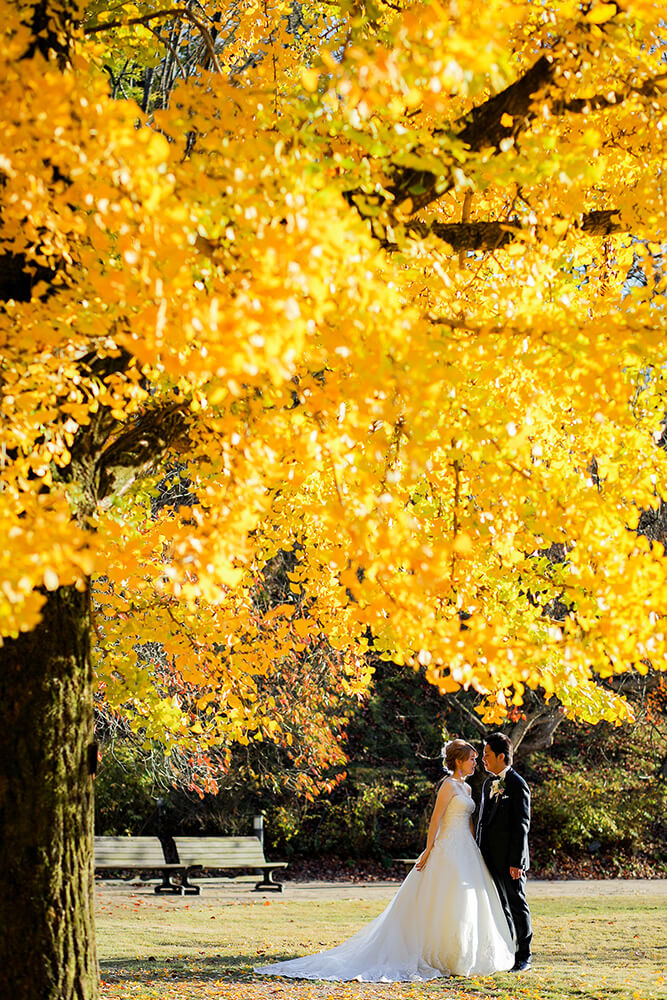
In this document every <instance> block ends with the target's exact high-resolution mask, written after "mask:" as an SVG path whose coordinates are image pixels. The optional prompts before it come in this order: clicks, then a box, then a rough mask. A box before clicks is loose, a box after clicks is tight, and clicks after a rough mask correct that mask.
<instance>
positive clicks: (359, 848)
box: [96, 663, 667, 878]
mask: <svg viewBox="0 0 667 1000" xmlns="http://www.w3.org/2000/svg"><path fill="white" fill-rule="evenodd" d="M639 680H640V679H639V678H636V679H635V691H634V693H633V692H632V691H630V696H631V697H633V699H634V702H635V706H636V711H637V715H638V721H637V722H636V724H634V725H633V726H623V727H614V726H611V725H608V724H605V723H601V724H598V725H597V726H582V725H577V724H575V723H573V722H570V721H568V720H565V721H563V722H562V724H561V725H560V726H559V727H558V729H557V731H556V732H555V733H554V734H553V737H552V738H553V743H552V745H551V746H549V747H545V748H544V749H541V750H532V751H531V752H523V753H522V745H520V746H519V751H518V754H517V759H516V761H515V764H516V767H517V770H519V772H520V773H522V774H523V775H524V776H525V777H526V779H527V780H528V781H529V783H530V785H531V788H532V799H533V821H532V831H531V849H532V857H533V875H534V876H536V877H547V878H548V877H563V876H579V877H581V876H587V875H588V876H591V875H600V876H609V875H643V876H663V877H664V875H665V874H666V873H667V853H666V852H665V834H666V833H667V830H666V829H665V818H664V817H665V800H666V792H667V782H666V781H665V776H664V773H663V772H664V763H663V762H664V758H665V747H666V740H665V718H666V715H667V683H665V679H664V678H663V679H660V678H657V677H653V678H651V677H649V678H648V680H646V679H643V680H642V682H641V683H637V682H638V681H639ZM465 697H466V698H467V701H468V703H467V704H466V703H465V702H463V703H462V702H461V701H460V698H458V697H456V698H455V697H452V696H449V697H443V696H441V695H440V694H439V693H438V692H437V691H436V690H435V689H434V688H433V687H431V686H430V685H428V684H427V683H426V681H424V680H423V678H421V677H420V676H419V675H416V674H415V673H414V671H413V670H412V669H411V668H408V667H405V668H397V667H396V666H395V665H393V664H382V663H378V664H377V667H376V677H375V684H374V690H373V693H372V694H371V696H370V697H369V698H368V699H367V701H366V702H364V703H363V704H361V705H359V706H358V708H357V709H356V710H355V712H354V713H353V715H352V717H351V719H350V722H349V724H348V727H347V740H346V743H345V747H344V748H345V751H346V753H347V755H348V758H349V762H350V763H349V765H348V767H347V771H346V772H345V773H344V775H343V774H342V773H341V774H335V773H332V774H331V775H329V778H338V781H337V783H336V784H335V786H334V787H333V789H331V790H329V791H327V792H323V793H322V794H320V796H318V797H316V798H315V799H314V800H313V801H307V800H306V799H305V798H303V797H302V796H301V797H300V796H299V795H298V794H297V793H295V792H294V791H290V790H289V789H288V788H285V787H284V786H283V787H282V788H280V787H276V785H275V783H274V784H272V783H271V782H269V781H268V780H267V779H266V776H264V777H262V775H261V768H257V767H253V761H252V759H251V758H252V752H253V750H252V748H243V755H242V756H240V755H238V756H236V757H235V758H234V759H233V763H232V767H231V769H230V770H229V771H228V772H227V773H226V774H225V775H221V776H220V786H221V790H220V792H219V793H218V795H216V796H204V797H203V798H200V797H198V796H196V795H193V794H192V793H191V792H188V791H187V789H186V788H185V787H179V782H178V779H177V778H176V783H175V784H174V773H173V771H166V770H164V768H163V767H162V766H161V760H160V755H159V754H156V753H155V751H152V752H151V753H150V754H147V753H146V751H145V750H140V749H138V748H137V747H135V746H133V744H132V743H131V742H130V741H126V740H125V741H124V740H116V741H115V742H114V743H113V744H109V745H108V746H107V747H106V748H105V751H104V753H103V757H102V764H101V768H100V771H99V774H98V778H97V810H96V826H97V832H98V833H101V834H112V833H116V834H123V833H133V834H142V833H144V834H146V833H162V834H172V835H173V834H177V833H183V834H185V833H190V834H199V835H215V834H218V835H220V834H229V835H231V834H251V833H252V832H253V827H252V817H253V816H254V815H257V814H258V813H262V814H263V815H264V817H265V848H266V852H267V856H269V857H271V858H279V859H286V860H288V861H289V862H290V869H289V871H288V875H291V876H292V877H295V876H296V877H298V876H299V874H303V873H306V874H311V875H312V874H318V873H321V871H322V870H325V871H326V872H329V873H336V874H340V873H341V872H342V871H344V870H349V871H361V870H364V868H365V869H366V870H371V869H372V870H373V871H380V872H381V871H383V870H384V871H393V872H394V874H396V873H397V871H396V868H395V867H394V868H393V869H392V868H391V865H392V859H395V858H400V857H410V856H415V855H416V854H417V853H418V852H419V851H420V850H421V849H422V847H423V844H424V840H425V834H426V827H427V824H428V817H429V815H430V810H431V808H432V804H433V800H434V796H435V791H436V787H437V783H438V781H439V780H440V778H441V777H442V761H441V756H440V749H441V745H442V740H443V730H445V732H446V735H447V736H450V737H452V736H462V737H463V738H466V739H470V740H471V741H472V742H473V743H475V745H476V746H478V748H479V749H481V743H480V739H479V737H480V733H479V731H478V730H476V729H475V726H474V723H473V722H472V721H471V720H472V719H473V718H474V712H473V711H472V709H473V707H474V697H473V696H472V695H467V696H465ZM462 709H463V711H462ZM530 746H531V744H530V743H529V741H526V743H525V746H524V750H525V749H526V748H529V747H530ZM256 753H257V754H258V755H260V754H261V755H263V756H264V758H265V756H266V748H262V747H260V746H258V747H257V750H256ZM482 777H483V775H482V770H481V767H480V768H478V773H477V774H476V776H475V780H474V781H473V791H474V793H475V794H476V795H478V794H479V787H480V784H481V779H482Z"/></svg>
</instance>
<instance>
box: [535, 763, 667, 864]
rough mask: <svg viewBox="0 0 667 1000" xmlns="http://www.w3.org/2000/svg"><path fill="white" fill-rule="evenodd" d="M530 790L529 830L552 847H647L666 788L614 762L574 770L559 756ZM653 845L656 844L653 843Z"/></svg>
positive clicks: (566, 848) (626, 848)
mask: <svg viewBox="0 0 667 1000" xmlns="http://www.w3.org/2000/svg"><path fill="white" fill-rule="evenodd" d="M549 774H550V777H549V778H548V779H547V780H546V781H545V782H544V783H543V784H541V785H538V786H537V787H535V789H534V792H533V810H534V821H533V826H534V832H535V834H536V836H537V837H539V838H541V839H544V840H545V841H548V842H549V843H550V845H551V849H552V850H554V851H571V850H573V849H574V850H578V851H584V850H592V851H594V852H596V851H598V850H602V851H605V852H612V853H613V852H616V851H619V850H620V851H627V850H629V849H632V848H633V847H635V846H644V847H645V848H650V847H651V844H650V843H647V838H648V837H651V839H653V837H656V835H657V830H654V829H653V828H654V826H655V824H656V821H657V820H658V818H659V817H660V816H661V815H664V811H665V805H666V804H667V803H666V801H665V789H664V788H663V787H661V786H660V785H659V784H658V783H657V782H652V781H649V780H644V781H641V780H638V779H637V776H636V775H635V774H633V773H628V772H627V771H626V770H624V769H622V768H618V767H603V768H600V769H598V770H596V771H592V772H585V771H582V770H577V771H573V770H570V769H569V768H568V767H567V766H566V765H564V764H562V763H559V762H552V763H551V765H550V767H549ZM656 846H657V845H656Z"/></svg>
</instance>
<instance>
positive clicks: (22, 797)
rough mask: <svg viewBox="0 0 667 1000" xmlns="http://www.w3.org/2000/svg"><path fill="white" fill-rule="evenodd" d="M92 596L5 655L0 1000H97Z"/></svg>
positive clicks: (57, 608)
mask: <svg viewBox="0 0 667 1000" xmlns="http://www.w3.org/2000/svg"><path fill="white" fill-rule="evenodd" d="M89 605H90V594H89V592H88V589H86V590H85V592H80V591H77V590H76V589H75V588H74V587H60V588H59V589H58V590H56V591H54V592H52V593H49V594H47V600H46V603H45V605H44V609H43V618H42V620H41V622H40V623H39V625H37V627H36V628H35V629H33V630H32V631H31V632H27V633H22V634H21V635H19V637H18V638H16V639H7V640H5V642H4V645H2V646H0V706H1V709H0V712H1V715H0V719H1V726H0V830H2V846H3V857H4V862H3V864H2V867H1V874H0V927H2V934H0V997H7V998H9V997H13V998H16V1000H95V998H96V997H97V995H98V990H97V982H98V975H97V961H96V955H95V932H94V923H93V868H92V855H93V772H94V767H95V761H96V756H97V751H96V747H95V745H94V741H93V698H92V690H93V688H92V664H91V658H90V642H89V638H90V635H89V633H90V610H89Z"/></svg>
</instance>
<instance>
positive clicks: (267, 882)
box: [253, 868, 283, 892]
mask: <svg viewBox="0 0 667 1000" xmlns="http://www.w3.org/2000/svg"><path fill="white" fill-rule="evenodd" d="M261 870H262V871H263V878H262V881H261V882H258V883H257V885H256V886H255V888H254V889H253V892H282V891H283V887H282V883H281V882H275V881H274V878H273V871H274V870H273V868H264V869H261Z"/></svg>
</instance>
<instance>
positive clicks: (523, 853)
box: [476, 767, 530, 876]
mask: <svg viewBox="0 0 667 1000" xmlns="http://www.w3.org/2000/svg"><path fill="white" fill-rule="evenodd" d="M495 780H496V779H495V778H494V777H493V776H492V775H491V776H489V777H488V778H487V779H486V781H485V782H484V784H483V786H482V801H481V804H480V809H479V819H478V821H477V834H476V839H477V843H478V844H479V847H480V850H481V852H482V855H483V857H484V859H485V861H486V862H487V864H488V865H489V867H490V868H492V869H495V871H496V872H497V873H498V874H499V875H503V876H505V875H506V873H508V870H509V869H510V868H523V869H524V871H527V870H528V867H529V866H530V857H529V854H528V830H529V829H530V790H529V788H528V785H527V784H526V782H525V781H524V780H523V778H522V777H521V775H520V774H517V773H516V771H515V770H514V769H513V768H511V767H510V769H509V770H508V772H507V774H506V775H505V787H504V789H503V791H502V793H501V794H500V795H496V796H492V795H491V789H492V786H493V782H494V781H495Z"/></svg>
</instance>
